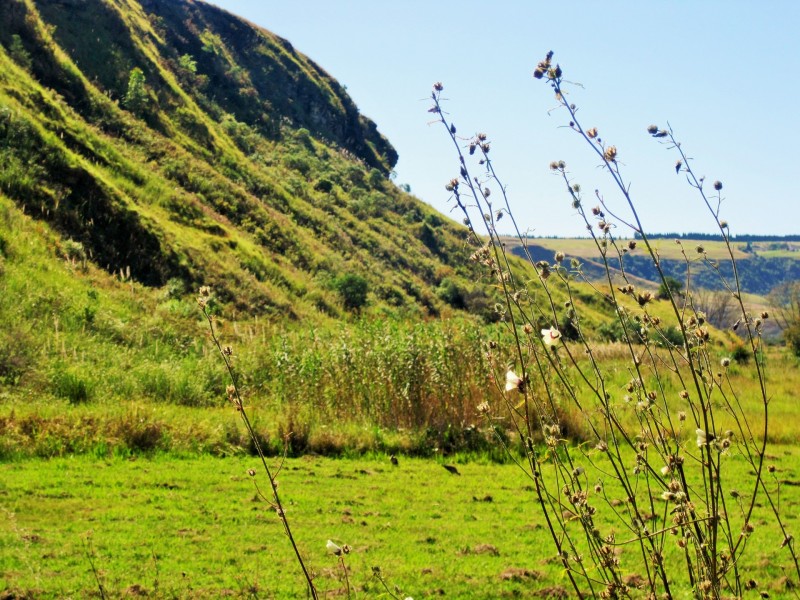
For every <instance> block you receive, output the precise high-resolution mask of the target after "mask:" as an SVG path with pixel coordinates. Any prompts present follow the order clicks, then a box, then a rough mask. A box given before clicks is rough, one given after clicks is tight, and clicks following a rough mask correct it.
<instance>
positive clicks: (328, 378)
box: [0, 0, 496, 455]
mask: <svg viewBox="0 0 800 600" xmlns="http://www.w3.org/2000/svg"><path fill="white" fill-rule="evenodd" d="M396 160H397V154H396V152H395V150H394V149H393V148H392V146H391V144H390V143H389V142H388V141H387V140H386V139H385V138H384V137H383V136H382V135H381V134H380V133H379V132H378V129H377V127H376V125H375V124H374V123H373V122H371V121H370V120H369V119H367V118H365V117H364V116H363V115H361V114H360V113H359V111H358V109H357V107H356V106H355V104H354V103H353V101H352V99H350V98H349V97H348V96H347V94H346V93H345V91H344V89H343V87H342V86H341V85H339V84H338V83H337V82H336V80H335V79H333V78H332V77H331V76H330V75H329V74H327V73H325V72H324V71H323V70H322V69H320V68H319V67H318V66H317V65H316V64H314V62H312V61H311V60H310V59H309V58H307V57H305V56H304V55H302V54H301V53H300V52H298V51H296V50H295V49H294V48H293V47H292V45H291V44H290V43H289V42H287V41H286V40H283V39H281V38H279V37H277V36H275V35H273V34H271V33H270V32H268V31H265V30H263V29H259V28H257V27H255V26H254V25H252V24H250V23H247V22H245V21H243V20H242V19H239V18H237V17H235V16H233V15H231V14H229V13H227V12H225V11H222V10H220V9H218V8H215V7H213V6H211V5H208V4H205V3H203V2H194V1H190V0H147V1H141V2H136V1H122V0H119V1H117V0H113V1H106V0H23V1H18V0H10V1H7V2H2V3H0V165H2V169H0V289H2V291H3V293H2V294H0V320H2V322H3V323H4V324H5V325H4V327H3V328H2V329H0V403H2V404H1V405H2V409H3V410H2V416H0V440H2V441H1V442H0V455H3V454H13V453H14V452H15V451H16V449H19V448H20V447H25V448H28V449H30V448H32V447H35V448H38V449H36V450H34V452H36V453H41V454H45V455H50V454H54V453H55V454H58V453H62V452H67V451H72V450H78V451H85V450H87V449H88V450H91V448H94V447H95V446H96V445H97V444H100V445H101V446H102V444H105V443H108V444H110V445H112V446H113V445H115V444H117V445H120V446H126V447H130V448H135V447H176V446H177V445H180V444H179V443H178V441H177V440H178V439H179V438H180V439H184V438H181V436H183V435H185V436H186V437H185V439H189V440H193V441H191V442H189V445H190V446H191V445H193V444H195V445H197V446H198V447H206V446H205V445H204V444H206V442H204V441H203V440H204V439H206V438H204V437H203V435H205V434H203V435H201V434H200V433H198V431H199V429H202V428H203V427H205V428H206V429H205V432H206V433H207V434H208V436H209V437H210V438H213V440H215V441H213V442H210V443H212V445H213V444H217V445H216V446H215V447H216V448H217V449H219V448H224V447H227V446H228V445H230V444H232V445H233V447H237V446H239V445H242V444H244V445H246V441H242V440H243V439H244V438H240V437H237V435H238V434H235V433H231V431H234V432H235V428H236V425H235V423H236V421H235V419H233V425H230V427H232V428H233V429H232V430H220V429H219V419H220V417H219V415H218V414H216V413H213V412H212V413H208V414H199V413H193V412H181V411H180V410H178V408H176V410H178V412H177V413H175V414H172V413H170V414H168V415H166V416H165V415H162V416H161V417H157V416H154V414H153V413H151V412H149V411H152V410H154V407H156V406H159V407H168V406H171V407H181V406H190V407H195V406H204V407H209V406H220V405H222V404H223V403H224V401H225V393H224V389H225V380H224V373H222V372H221V371H219V369H218V367H219V363H218V362H217V360H216V358H215V357H214V356H213V353H211V352H210V350H209V347H208V345H207V344H206V343H205V336H206V333H207V332H206V331H205V330H204V328H203V327H202V322H201V319H200V313H199V311H198V308H197V305H196V302H195V296H196V292H197V289H198V288H199V287H200V286H201V285H208V286H211V288H212V289H213V296H214V301H213V306H212V309H213V310H214V311H215V312H216V314H218V315H219V317H220V323H219V324H220V327H222V333H223V335H224V336H225V339H226V340H227V341H229V342H230V343H232V344H234V345H236V347H237V350H238V349H241V356H242V363H243V364H242V373H243V374H244V373H247V374H252V377H249V378H248V379H247V381H246V382H245V385H246V386H249V388H248V390H249V393H252V394H253V395H255V396H258V397H259V398H260V401H261V402H263V404H264V406H269V407H270V409H269V410H270V411H271V412H270V414H271V415H272V416H274V417H275V418H274V419H270V420H269V428H270V431H271V432H272V433H279V432H280V431H283V432H284V433H285V432H286V431H292V430H294V429H297V422H298V421H297V420H298V418H299V417H300V412H302V411H299V409H298V405H297V404H296V403H295V400H296V401H297V402H307V403H309V406H313V408H309V409H308V410H310V411H313V415H312V413H309V412H306V413H304V415H305V416H303V417H302V418H303V420H304V422H305V423H306V424H308V423H311V422H320V423H321V422H323V420H324V419H325V418H327V417H330V418H337V419H340V420H352V421H354V422H357V423H359V424H363V423H368V424H375V423H378V424H380V425H386V426H392V427H397V426H401V425H408V426H411V427H415V428H423V429H424V428H425V427H427V426H429V425H431V424H433V425H436V426H437V427H446V425H447V424H448V423H450V422H453V421H459V420H463V418H465V417H463V414H468V411H469V410H471V409H470V408H469V407H471V406H472V403H473V402H472V400H471V399H470V401H469V402H465V401H463V398H464V397H465V394H467V393H466V392H464V389H463V388H464V387H465V386H467V385H469V384H468V383H467V381H468V380H469V381H474V380H478V379H480V378H482V377H484V375H483V373H484V371H482V370H481V369H482V367H481V364H480V360H481V359H480V353H481V345H480V341H478V340H477V339H476V338H475V334H474V326H475V324H476V323H483V322H486V321H492V320H494V319H496V315H495V311H494V304H495V300H494V298H493V294H494V292H493V290H492V289H491V287H489V286H487V285H483V284H479V283H476V282H477V281H479V277H478V276H477V270H476V267H475V266H474V263H472V262H471V261H469V251H467V250H466V248H465V236H466V229H465V228H463V227H461V226H459V225H456V224H454V223H453V222H451V221H450V220H448V219H447V218H445V217H443V216H441V215H439V214H438V213H436V212H435V211H434V210H433V209H432V208H430V207H429V206H427V205H425V204H424V203H423V202H421V201H420V200H418V199H417V198H415V197H414V196H412V195H410V194H408V193H406V192H404V191H403V190H402V189H400V188H399V187H398V186H396V185H395V184H394V183H393V182H392V180H391V178H390V174H391V169H392V167H393V166H394V164H395V162H396ZM448 316H452V317H459V316H463V319H461V320H459V319H456V320H455V321H454V324H453V325H452V326H451V325H446V324H439V323H438V322H437V321H436V320H434V319H433V318H435V317H448ZM467 338H469V340H470V342H469V344H468V346H469V347H468V348H467V347H466V346H467V344H465V343H463V342H464V340H466V339H467ZM459 348H460V349H459ZM354 352H355V353H356V354H354ZM448 352H449V353H453V352H455V353H456V354H457V359H456V362H457V363H458V368H457V369H456V368H453V367H452V364H451V363H450V362H448V361H446V360H445V354H446V353H448ZM473 356H477V360H473V359H472V357H473ZM467 358H469V361H468V360H467ZM450 360H452V359H450ZM342 369H345V370H346V371H347V372H348V373H349V379H347V381H350V384H347V385H345V380H344V379H343V378H342ZM472 369H474V370H476V371H475V373H477V372H478V371H480V374H479V375H478V374H475V373H472V371H469V370H472ZM309 370H313V373H312V372H311V371H309ZM376 370H384V371H386V373H385V374H384V375H383V377H384V379H383V380H381V381H382V382H383V383H382V384H381V385H380V386H378V385H377V380H376V382H372V383H370V382H367V383H365V381H367V380H369V379H370V378H371V377H373V376H372V373H374V372H375V371H376ZM445 370H448V371H447V373H448V374H446V375H443V373H444V371H445ZM468 371H469V372H470V373H472V374H470V375H469V376H468V375H466V374H465V373H467V372H468ZM289 373H292V375H291V377H305V378H306V381H308V377H310V376H313V377H314V381H315V382H316V384H315V385H318V387H317V389H316V390H315V392H314V393H315V395H314V396H313V397H312V396H310V395H309V394H308V393H303V390H302V389H300V388H298V387H297V386H292V385H290V384H289V381H290V379H289V378H290V375H289ZM351 380H352V381H351ZM453 381H455V382H456V384H453V385H450V382H453ZM321 382H324V384H323V383H321ZM370 386H371V387H370ZM323 387H325V389H324V390H323V389H322V388H323ZM378 394H384V395H385V401H384V405H383V408H382V409H381V410H380V411H378V412H373V411H367V410H366V409H364V410H362V408H359V406H358V404H359V403H361V402H363V403H369V402H376V401H377V395H378ZM467 395H469V394H467ZM476 397H477V394H476ZM453 398H457V399H459V400H458V403H456V402H454V401H453ZM87 402H88V403H90V404H97V403H101V406H103V407H104V408H103V409H102V410H103V411H105V413H104V414H103V416H100V417H99V416H98V413H97V412H96V411H95V412H93V411H92V410H89V411H88V412H86V413H82V412H81V411H80V410H78V408H77V407H78V405H83V404H84V403H87ZM139 402H143V403H144V404H138V403H139ZM152 402H155V403H156V404H151V403H152ZM395 402H397V403H400V404H402V407H396V406H395V405H394V403H395ZM425 403H428V404H429V405H426V407H425V408H424V410H423V408H420V406H421V405H423V404H425ZM457 404H458V406H459V408H458V411H459V414H461V415H462V417H459V416H458V415H456V413H455V412H453V411H452V410H451V408H452V407H454V406H456V405H457ZM66 405H72V407H71V408H70V409H69V410H65V406H66ZM417 405H420V406H417ZM415 406H416V407H417V408H413V407H415ZM438 406H448V407H451V408H446V409H445V410H439V409H438V408H437V407H438ZM412 408H413V416H412V417H409V419H410V421H409V420H408V419H405V416H403V417H401V416H400V415H398V413H397V411H399V410H403V411H410V410H412ZM159 410H160V409H159ZM453 410H455V409H453ZM143 411H144V412H143ZM101 412H102V411H101ZM145 413H146V414H145ZM378 413H379V414H378ZM134 414H135V415H136V416H135V417H134V416H132V415H134ZM226 414H227V413H226ZM407 414H412V413H410V412H409V413H407ZM147 415H149V416H147ZM310 415H312V416H313V418H312V416H310ZM265 418H266V417H265ZM226 419H227V421H231V420H232V419H231V418H229V417H226ZM280 419H283V421H280ZM286 419H288V420H289V421H288V422H287V421H286ZM292 419H294V421H292ZM191 423H195V425H192V424H191ZM197 423H201V424H200V425H198V424H197ZM126 424H132V425H133V431H131V430H129V429H127V428H126V427H127V425H126ZM187 427H188V429H189V430H190V432H189V433H187V432H186V431H185V429H186V428H187ZM193 427H194V429H192V428H193ZM226 427H227V426H226ZM181 428H183V429H184V433H183V434H181V433H177V430H178V429H181ZM281 428H282V429H281ZM123 431H125V432H127V433H121V432H123ZM153 431H158V432H160V433H159V434H158V435H157V436H155V437H153V436H152V435H150V434H149V433H148V432H151V433H152V432H153ZM226 431H227V433H226ZM48 432H49V433H48ZM115 432H116V433H115ZM51 434H52V435H51ZM265 435H266V434H265ZM131 436H133V437H131ZM148 436H150V437H148ZM231 436H232V437H231ZM98 440H99V441H98ZM142 444H143V446H142ZM27 451H28V450H25V452H27Z"/></svg>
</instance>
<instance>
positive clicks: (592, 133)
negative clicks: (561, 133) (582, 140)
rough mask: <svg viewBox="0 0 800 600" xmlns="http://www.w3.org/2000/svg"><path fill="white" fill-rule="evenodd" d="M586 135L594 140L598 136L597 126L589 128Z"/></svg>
mask: <svg viewBox="0 0 800 600" xmlns="http://www.w3.org/2000/svg"><path fill="white" fill-rule="evenodd" d="M586 136H587V137H588V138H589V139H592V140H593V139H594V138H596V137H597V127H592V128H591V129H588V130H587V131H586Z"/></svg>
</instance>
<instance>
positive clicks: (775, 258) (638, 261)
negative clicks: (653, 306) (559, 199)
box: [507, 234, 800, 295]
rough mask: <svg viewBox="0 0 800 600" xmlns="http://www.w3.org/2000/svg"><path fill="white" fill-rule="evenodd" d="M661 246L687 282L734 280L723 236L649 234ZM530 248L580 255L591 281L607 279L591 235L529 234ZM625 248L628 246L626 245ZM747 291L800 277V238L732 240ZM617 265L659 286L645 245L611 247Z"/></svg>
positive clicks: (702, 284)
mask: <svg viewBox="0 0 800 600" xmlns="http://www.w3.org/2000/svg"><path fill="white" fill-rule="evenodd" d="M648 237H649V238H650V239H651V241H652V242H653V244H654V245H655V247H656V248H657V249H658V253H659V260H660V262H661V266H662V268H663V269H664V271H665V273H666V274H667V275H668V276H670V277H674V278H675V279H678V280H679V281H686V280H687V276H688V277H689V278H690V280H691V286H692V287H693V288H705V289H709V290H721V289H724V287H725V286H724V283H723V279H725V280H728V281H729V282H730V281H732V277H733V266H732V263H731V260H730V257H729V254H728V250H727V247H726V246H725V243H724V242H723V241H722V238H721V237H720V236H714V235H703V234H682V235H674V234H656V235H652V236H648ZM507 243H508V245H509V246H510V247H511V248H512V251H513V252H514V253H515V254H516V255H518V256H525V254H526V252H525V250H523V248H522V246H521V245H520V244H519V243H518V242H517V241H516V240H514V239H509V240H507ZM526 245H527V252H528V253H530V254H531V255H532V256H533V258H534V260H552V259H553V254H554V253H555V252H557V251H560V252H564V253H565V255H566V256H567V258H577V259H578V260H579V262H580V263H581V270H582V272H583V273H584V274H585V275H586V276H587V277H588V278H590V279H602V278H604V277H605V268H604V266H603V265H602V263H600V262H599V256H600V255H599V252H598V250H597V247H596V245H595V243H594V241H593V240H592V239H591V238H574V239H570V238H528V239H527V240H526ZM622 246H625V244H624V243H623V244H622ZM731 247H732V249H733V254H734V258H735V259H736V265H737V269H738V273H739V278H740V283H741V286H742V291H744V292H748V293H753V294H759V295H765V294H768V293H769V292H770V291H771V290H772V289H774V288H775V287H777V286H778V285H780V284H782V283H787V282H792V281H798V280H800V236H756V235H744V236H737V237H735V238H732V239H731ZM608 256H609V260H610V264H611V266H612V268H614V269H616V270H617V271H619V270H620V269H621V268H623V269H624V270H625V272H626V273H627V274H628V275H630V276H633V277H637V278H640V279H643V280H648V281H650V282H652V285H653V286H655V287H657V286H658V283H656V282H657V280H658V273H657V271H656V268H655V266H654V265H653V261H652V259H651V258H650V257H649V256H647V255H646V254H645V253H644V251H642V250H641V249H640V250H638V251H632V252H628V251H627V248H626V251H625V253H623V254H622V255H621V257H620V255H619V254H618V253H617V252H616V251H615V250H614V249H613V248H611V249H610V251H609V254H608Z"/></svg>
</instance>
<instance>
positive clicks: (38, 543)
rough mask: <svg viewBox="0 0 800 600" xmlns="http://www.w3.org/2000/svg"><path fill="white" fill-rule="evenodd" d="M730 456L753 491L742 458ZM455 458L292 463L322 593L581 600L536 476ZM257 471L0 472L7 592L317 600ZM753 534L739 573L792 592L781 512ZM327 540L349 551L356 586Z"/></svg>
mask: <svg viewBox="0 0 800 600" xmlns="http://www.w3.org/2000/svg"><path fill="white" fill-rule="evenodd" d="M768 460H769V464H770V465H773V466H774V467H775V472H774V473H773V474H772V475H770V477H769V478H768V479H767V485H768V486H769V487H770V489H772V490H780V492H779V494H778V498H779V500H780V503H781V505H782V507H783V510H784V512H785V514H786V515H787V516H788V519H787V522H788V525H789V527H790V528H793V527H796V526H797V524H798V523H797V522H798V508H797V507H798V504H800V493H798V485H800V448H797V447H796V446H792V445H778V446H774V447H773V448H772V450H771V454H770V455H769V457H768ZM727 462H728V467H729V468H730V469H731V471H730V472H731V473H732V474H733V476H734V477H735V478H736V480H737V484H740V485H739V487H740V488H741V489H745V488H746V486H747V485H748V481H749V478H750V474H749V472H748V470H747V468H746V467H745V463H744V461H741V460H740V459H739V458H737V456H736V455H735V454H732V455H731V456H730V457H728V458H727ZM276 464H277V463H276ZM443 464H444V463H443V462H442V461H441V460H438V461H437V460H425V459H413V458H405V457H400V460H399V465H398V466H393V465H392V464H391V463H390V461H389V458H388V457H386V456H382V455H380V456H379V455H374V456H369V457H364V458H360V459H331V458H324V457H318V456H306V457H303V458H299V459H287V460H286V461H285V463H283V464H282V469H281V471H280V473H279V475H278V481H279V484H280V490H281V493H282V494H283V501H284V503H285V504H286V506H287V507H288V508H287V514H288V516H289V517H290V518H291V521H292V525H293V528H294V533H295V537H296V538H297V540H298V543H299V545H300V548H301V550H302V552H303V554H304V556H305V557H306V560H307V563H308V564H309V565H310V567H311V568H312V569H313V571H314V573H315V575H316V578H315V582H316V584H317V586H318V588H319V590H320V594H321V596H322V597H339V596H343V595H346V593H347V585H348V582H349V585H350V587H351V596H352V597H367V596H369V597H386V598H388V597H391V596H392V595H394V596H395V597H401V598H404V597H406V596H411V597H414V598H427V597H436V596H445V597H450V598H502V597H508V598H513V597H569V596H570V592H568V591H567V590H568V589H569V585H568V582H567V581H566V580H565V578H564V577H563V573H562V572H561V568H560V565H559V564H558V562H557V561H556V560H555V559H554V552H553V550H552V542H551V540H550V538H549V533H548V532H547V530H546V528H545V523H544V521H543V518H542V516H541V514H540V513H539V510H538V508H537V505H536V502H535V497H534V494H533V488H532V482H531V480H530V479H529V478H527V477H526V476H525V474H524V473H523V472H522V471H521V470H520V469H519V468H518V467H517V466H516V465H513V464H496V463H495V464H491V463H488V462H486V461H481V460H472V461H468V462H459V461H452V464H454V465H455V466H456V467H457V469H458V471H459V473H460V475H453V474H451V473H449V472H448V471H447V470H445V469H444V468H443ZM251 468H253V469H256V470H258V461H257V459H254V458H250V457H229V458H217V457H211V456H197V457H191V458H176V457H171V456H165V455H154V456H151V457H131V458H128V459H124V458H116V459H106V460H98V459H95V458H92V457H67V458H56V459H50V460H28V461H21V462H11V463H4V464H2V465H1V466H0V471H2V477H0V498H2V503H0V507H1V510H2V512H3V519H2V520H0V565H2V571H3V573H4V577H3V580H2V583H0V586H2V587H0V593H2V594H4V596H3V597H7V598H14V597H31V598H70V597H71V598H84V597H100V591H99V590H100V588H99V586H102V588H103V593H104V594H106V597H111V598H116V597H136V596H141V597H151V598H218V597H224V596H228V597H236V598H251V597H258V598H293V597H296V598H302V597H305V595H306V590H305V585H304V582H303V580H302V576H301V574H300V571H299V568H298V566H297V564H296V562H295V561H294V557H293V555H292V553H291V549H290V546H289V543H288V540H287V539H286V537H285V535H284V534H283V531H282V527H281V525H280V522H279V520H278V519H277V518H276V516H275V513H274V510H272V509H271V507H270V506H269V505H268V504H267V503H265V502H264V501H263V500H262V499H261V498H259V496H258V493H257V490H256V487H255V486H256V485H258V484H259V483H260V484H261V485H266V484H265V482H264V481H263V475H262V474H260V473H259V474H257V475H256V476H255V477H250V476H249V475H248V472H247V471H248V469H251ZM607 494H608V495H609V496H610V501H611V502H613V501H614V498H613V491H611V490H609V491H607ZM661 504H662V505H663V504H664V503H663V502H662V503H661ZM755 525H756V530H755V531H754V533H753V534H752V537H751V539H750V540H749V544H750V545H751V547H750V552H749V553H748V555H747V563H746V564H743V565H742V568H746V569H747V571H748V573H750V574H751V575H752V578H754V579H755V580H757V581H758V582H759V586H760V587H759V590H761V591H766V592H768V593H769V594H770V595H771V596H772V597H784V595H787V596H788V595H790V592H791V590H790V589H787V578H786V577H785V574H784V568H785V567H789V565H788V564H785V563H786V561H787V560H788V558H787V556H786V555H785V554H783V553H781V552H780V550H781V548H780V546H781V544H780V542H781V539H782V537H781V534H780V532H779V531H778V530H777V528H776V526H775V525H774V524H773V523H772V522H771V521H770V519H769V518H763V519H758V520H757V521H756V522H755ZM576 531H577V528H576ZM619 535H620V538H622V537H623V536H624V532H619ZM667 538H668V539H667V551H668V552H672V551H676V550H674V548H676V546H675V543H674V541H675V539H676V538H672V537H670V536H667ZM328 540H332V541H334V542H335V543H337V544H339V545H343V544H347V545H349V546H350V548H351V552H350V553H349V554H348V555H346V557H345V565H346V567H347V581H346V580H345V578H344V574H343V571H342V567H341V565H340V564H339V562H338V560H337V558H336V557H335V556H333V555H332V554H330V553H329V552H328V551H327V550H326V543H327V541H328ZM622 552H630V553H633V554H634V556H635V553H636V547H635V546H634V545H632V546H631V547H630V548H629V549H626V548H625V547H624V546H623V549H622ZM375 567H378V568H379V569H380V574H381V577H382V579H383V580H384V581H385V583H386V585H387V586H388V588H389V591H386V589H384V587H383V585H382V583H381V582H380V581H379V579H378V578H376V576H375V574H374V570H373V569H374V568H375ZM786 574H788V572H787V573H786ZM628 575H629V576H630V579H629V580H630V581H631V582H634V583H635V582H636V575H637V573H635V572H631V573H629V574H628ZM677 583H678V586H677V587H678V588H679V589H681V590H684V591H688V590H686V585H685V582H677Z"/></svg>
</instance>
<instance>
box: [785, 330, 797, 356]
mask: <svg viewBox="0 0 800 600" xmlns="http://www.w3.org/2000/svg"><path fill="white" fill-rule="evenodd" d="M783 339H784V340H786V344H787V345H788V346H789V347H790V348H791V349H792V352H794V354H795V356H799V357H800V322H794V323H792V324H790V325H789V327H787V328H786V329H784V330H783Z"/></svg>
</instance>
